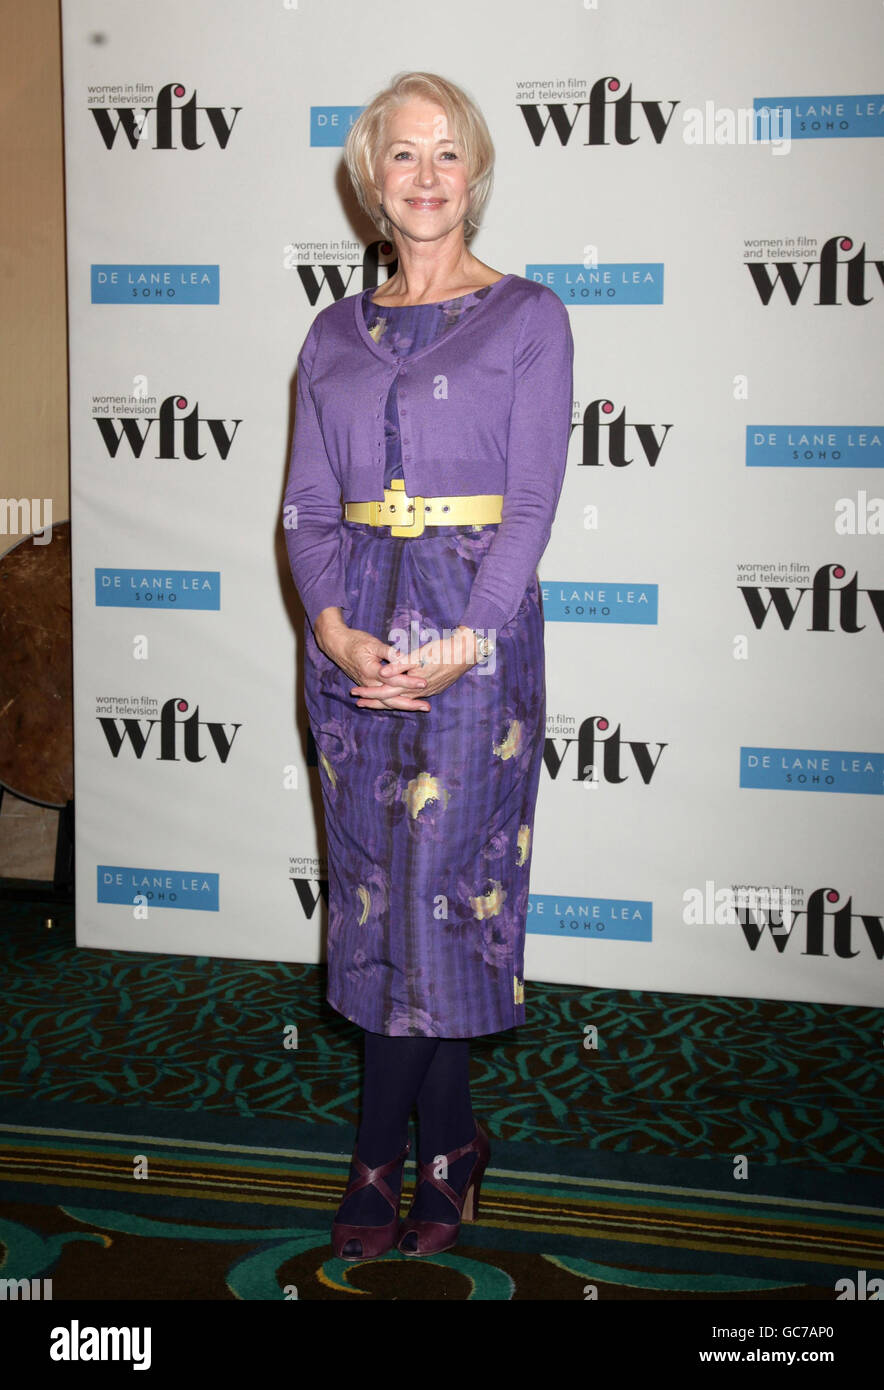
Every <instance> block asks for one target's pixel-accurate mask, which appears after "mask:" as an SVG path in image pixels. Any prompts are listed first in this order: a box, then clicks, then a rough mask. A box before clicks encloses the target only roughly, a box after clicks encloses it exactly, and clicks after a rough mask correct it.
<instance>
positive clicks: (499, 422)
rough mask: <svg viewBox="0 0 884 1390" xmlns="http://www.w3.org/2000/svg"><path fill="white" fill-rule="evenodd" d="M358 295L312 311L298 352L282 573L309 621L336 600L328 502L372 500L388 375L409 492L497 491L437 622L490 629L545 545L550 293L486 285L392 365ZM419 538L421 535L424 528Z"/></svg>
mask: <svg viewBox="0 0 884 1390" xmlns="http://www.w3.org/2000/svg"><path fill="white" fill-rule="evenodd" d="M360 301H361V295H358V294H356V295H348V296H346V297H345V298H343V299H339V300H337V301H336V303H334V304H330V305H329V306H328V307H327V308H325V309H322V310H321V311H320V312H319V313H318V314H317V316H316V318H315V319H314V321H313V325H312V327H311V328H310V331H309V333H308V334H307V337H306V339H305V340H304V344H303V346H302V348H301V351H300V353H299V354H298V389H297V415H296V418H295V429H294V436H293V440H292V452H291V462H290V466H289V474H288V481H287V484H286V489H285V496H284V500H283V509H284V520H285V528H286V531H285V534H286V548H287V550H288V556H289V563H290V565H291V570H292V577H293V579H294V581H295V584H296V586H297V589H298V592H299V594H300V596H301V602H302V603H303V605H304V610H305V612H306V614H307V617H308V619H309V621H310V624H311V626H312V625H313V624H314V623H315V622H316V618H317V617H318V615H319V614H320V613H321V612H322V610H323V609H324V608H328V607H330V606H337V607H340V608H341V609H342V610H343V614H344V621H345V622H346V621H347V616H348V611H349V606H348V603H347V594H346V588H345V576H344V567H343V563H342V559H341V554H340V529H341V519H342V511H341V501H342V498H343V500H345V501H348V502H360V501H371V500H377V501H381V500H382V499H383V495H384V489H383V477H384V463H385V447H386V446H385V440H384V407H385V404H386V399H387V392H388V391H389V389H390V386H391V384H392V382H393V380H394V378H395V377H396V375H397V373H398V375H399V390H398V401H399V419H400V436H401V443H402V472H403V476H404V478H405V486H406V490H407V492H408V494H409V496H413V495H415V494H418V495H423V496H426V497H432V496H439V495H444V494H447V493H452V494H468V493H476V492H478V493H483V492H491V493H502V494H503V499H504V501H503V517H502V521H501V522H500V524H499V525H498V526H497V527H496V535H495V537H494V540H493V541H492V543H491V545H490V546H489V548H488V551H487V552H486V554H485V556H484V557H483V559H482V561H481V563H480V565H479V568H478V571H477V574H476V577H475V580H474V581H473V586H472V590H471V593H470V598H469V602H468V603H467V607H466V609H465V611H464V612H462V613H451V614H450V615H449V617H450V623H449V626H450V627H452V628H455V627H457V626H459V625H462V626H464V627H471V628H481V629H483V630H485V631H487V630H489V629H492V630H497V631H499V630H500V629H501V628H503V627H505V626H506V624H507V623H508V622H509V621H510V620H511V619H512V618H513V617H514V616H515V614H516V612H517V610H518V608H519V605H520V604H521V602H522V599H523V597H524V594H525V590H526V589H527V587H528V585H529V584H530V582H531V580H532V579H533V577H534V575H535V574H536V572H537V566H538V563H539V561H540V557H541V555H542V554H543V552H544V550H545V549H546V546H547V542H548V541H549V536H550V531H551V528H552V522H553V517H554V516H555V510H556V505H557V503H558V500H559V495H560V493H561V490H562V483H563V481H564V476H565V462H566V456H567V451H568V440H569V438H570V433H571V405H572V373H573V363H574V340H573V338H572V336H571V325H570V321H569V318H568V310H567V309H566V308H565V306H564V304H563V303H562V301H561V300H560V299H559V298H558V296H557V295H556V294H554V293H553V291H552V290H551V289H548V288H547V286H545V285H540V284H537V283H536V282H535V281H533V280H528V279H526V278H525V277H524V276H521V275H506V276H504V277H503V279H502V280H498V281H497V282H496V283H495V285H494V286H493V287H492V289H491V293H490V294H489V295H488V296H487V298H486V299H485V300H484V302H483V303H482V305H481V306H480V307H478V308H476V309H474V310H473V311H472V312H471V313H470V314H468V315H466V316H465V317H464V318H462V319H460V320H458V322H457V323H456V324H454V325H453V326H452V327H450V328H449V329H448V330H447V332H446V333H445V334H444V335H443V336H442V337H441V338H440V339H439V340H438V341H437V342H435V343H430V344H429V345H428V346H427V347H425V348H421V349H419V350H418V351H417V352H414V353H412V354H411V355H410V356H409V357H407V358H406V359H404V360H403V361H402V362H401V363H400V362H399V361H398V360H397V359H394V358H392V357H391V355H390V352H389V349H387V348H384V347H382V346H380V345H379V344H378V343H376V342H375V340H374V338H373V337H372V336H371V334H370V333H369V331H368V328H367V327H366V324H365V320H364V318H363V314H362V305H361V302H360ZM424 534H425V535H426V534H427V532H426V531H425V532H424Z"/></svg>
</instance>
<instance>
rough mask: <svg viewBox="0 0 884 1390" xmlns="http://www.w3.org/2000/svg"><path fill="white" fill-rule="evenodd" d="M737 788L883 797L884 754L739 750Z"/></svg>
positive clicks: (808, 749)
mask: <svg viewBox="0 0 884 1390" xmlns="http://www.w3.org/2000/svg"><path fill="white" fill-rule="evenodd" d="M740 786H741V787H758V788H761V789H762V790H764V791H783V792H855V793H859V794H861V795H864V796H882V795H884V753H854V752H846V751H844V750H843V749H839V748H835V749H833V748H741V749H740Z"/></svg>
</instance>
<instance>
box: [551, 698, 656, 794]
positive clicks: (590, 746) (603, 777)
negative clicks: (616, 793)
mask: <svg viewBox="0 0 884 1390" xmlns="http://www.w3.org/2000/svg"><path fill="white" fill-rule="evenodd" d="M609 730H610V732H609ZM599 734H601V735H602V736H601V737H599ZM556 742H557V740H556V739H555V738H546V739H544V747H543V761H544V763H545V765H546V770H547V772H548V773H549V775H550V777H551V778H552V780H553V781H555V780H556V778H557V777H558V775H559V772H560V771H561V769H562V764H563V763H564V761H565V758H566V757H567V756H568V751H569V749H570V747H571V744H572V743H576V745H577V771H576V773H575V775H574V777H573V779H572V780H573V781H575V782H583V783H584V784H585V785H587V786H589V787H593V788H595V787H597V786H598V785H599V783H600V782H609V783H613V784H617V783H621V782H626V781H628V780H629V778H630V775H631V774H630V773H627V772H623V771H622V770H621V769H622V766H623V762H624V759H625V758H626V756H627V754H626V749H628V750H629V754H630V755H631V758H632V762H633V763H634V765H635V769H636V770H637V772H638V774H639V776H640V777H641V779H642V781H643V782H644V784H645V786H648V784H649V783H650V781H651V778H652V777H653V776H654V773H655V772H656V771H657V766H658V764H659V762H660V758H661V756H662V753H663V749H664V748H666V747H668V745H667V744H665V743H658V744H657V754H656V757H652V755H651V749H650V744H649V743H644V742H642V741H641V740H639V739H626V740H624V739H622V738H621V734H620V725H619V724H618V725H617V727H616V729H611V726H610V723H609V721H608V720H607V719H606V718H605V717H604V715H597V714H593V715H590V717H589V718H588V719H584V721H583V723H582V724H581V725H580V728H579V729H578V731H577V737H576V738H565V739H564V743H565V749H564V752H563V753H561V754H559V752H558V750H557V748H556Z"/></svg>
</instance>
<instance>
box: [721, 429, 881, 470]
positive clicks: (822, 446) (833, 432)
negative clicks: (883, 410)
mask: <svg viewBox="0 0 884 1390" xmlns="http://www.w3.org/2000/svg"><path fill="white" fill-rule="evenodd" d="M882 438H884V426H882V425H747V426H746V467H747V468H882V467H884V449H882V448H881V440H882Z"/></svg>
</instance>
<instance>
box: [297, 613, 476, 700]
mask: <svg viewBox="0 0 884 1390" xmlns="http://www.w3.org/2000/svg"><path fill="white" fill-rule="evenodd" d="M318 640H319V639H318V638H317V641H318ZM475 643H476V639H475V634H474V633H472V632H471V631H470V630H469V629H468V628H456V629H455V631H454V632H453V633H452V634H451V635H450V636H448V637H439V638H434V639H433V641H432V642H426V643H425V644H424V645H423V646H422V647H417V648H416V649H415V650H414V651H413V652H409V653H403V652H400V651H399V649H398V648H397V647H394V646H391V645H390V644H389V643H387V642H382V641H381V640H380V639H379V638H377V637H374V636H372V634H371V633H370V632H363V631H361V629H359V628H351V627H345V626H343V625H341V626H339V627H336V628H335V629H334V630H333V631H332V632H331V633H329V634H324V638H323V642H322V643H321V644H320V645H321V646H322V649H323V651H324V652H325V653H326V655H327V656H328V657H330V658H331V660H332V661H333V662H334V663H335V665H337V666H339V667H340V668H341V670H342V671H344V672H345V674H346V675H348V676H349V677H350V678H351V680H353V681H354V682H356V683H355V684H354V685H353V686H352V687H351V689H350V694H351V695H356V696H358V697H359V698H358V699H357V701H356V703H357V705H358V706H359V708H360V709H407V710H423V711H424V712H428V711H429V709H430V705H429V698H430V697H431V696H433V695H439V694H440V693H441V692H442V691H443V690H446V689H447V688H448V686H449V685H453V684H454V682H455V681H456V680H457V679H458V677H460V676H462V675H463V674H464V672H465V671H469V669H470V667H471V666H475V665H476V645H475Z"/></svg>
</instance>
